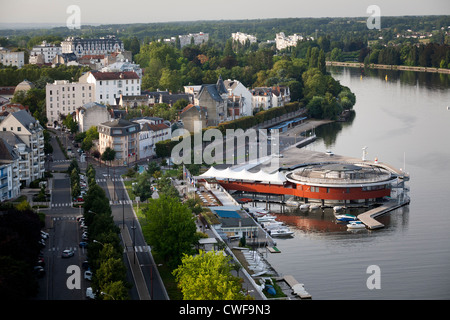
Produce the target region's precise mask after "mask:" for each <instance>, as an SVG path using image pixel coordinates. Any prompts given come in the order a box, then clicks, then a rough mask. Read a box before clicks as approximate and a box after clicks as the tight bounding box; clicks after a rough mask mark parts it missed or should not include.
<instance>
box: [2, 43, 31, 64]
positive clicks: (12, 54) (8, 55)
mask: <svg viewBox="0 0 450 320" xmlns="http://www.w3.org/2000/svg"><path fill="white" fill-rule="evenodd" d="M0 63H1V64H3V65H4V66H12V67H17V68H19V69H20V68H22V67H23V66H24V65H25V52H23V51H11V50H9V49H6V48H3V47H0Z"/></svg>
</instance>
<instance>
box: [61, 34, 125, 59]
mask: <svg viewBox="0 0 450 320" xmlns="http://www.w3.org/2000/svg"><path fill="white" fill-rule="evenodd" d="M61 49H62V53H71V52H73V53H75V54H76V56H77V57H82V56H84V55H92V54H109V53H112V52H115V51H123V50H124V47H123V42H122V41H121V40H120V39H117V38H116V37H114V36H109V37H105V38H96V39H82V38H78V37H68V38H67V39H66V40H64V41H63V42H61Z"/></svg>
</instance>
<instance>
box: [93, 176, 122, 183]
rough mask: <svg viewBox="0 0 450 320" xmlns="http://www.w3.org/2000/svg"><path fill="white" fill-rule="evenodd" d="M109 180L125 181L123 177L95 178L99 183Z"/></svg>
mask: <svg viewBox="0 0 450 320" xmlns="http://www.w3.org/2000/svg"><path fill="white" fill-rule="evenodd" d="M107 181H111V182H120V181H123V178H122V177H121V178H112V179H107V178H102V179H95V182H97V183H99V182H107Z"/></svg>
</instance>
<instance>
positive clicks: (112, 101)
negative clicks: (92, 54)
mask: <svg viewBox="0 0 450 320" xmlns="http://www.w3.org/2000/svg"><path fill="white" fill-rule="evenodd" d="M79 83H87V84H91V85H93V86H94V88H95V89H94V90H95V98H94V100H93V101H95V102H98V103H101V104H106V105H108V104H109V105H117V104H118V102H117V99H119V98H120V95H124V96H138V95H140V94H141V79H140V78H139V75H138V74H137V73H136V72H134V71H125V72H99V71H90V72H87V73H85V74H84V75H82V76H81V77H80V79H79Z"/></svg>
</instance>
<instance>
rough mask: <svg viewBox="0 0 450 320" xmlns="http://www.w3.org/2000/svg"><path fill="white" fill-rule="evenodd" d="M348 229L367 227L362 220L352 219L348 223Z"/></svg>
mask: <svg viewBox="0 0 450 320" xmlns="http://www.w3.org/2000/svg"><path fill="white" fill-rule="evenodd" d="M347 228H348V229H365V228H366V226H365V224H364V223H362V222H361V221H351V222H350V223H349V224H347Z"/></svg>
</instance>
